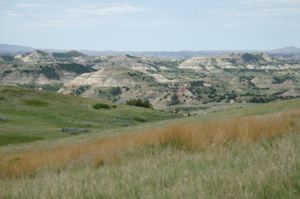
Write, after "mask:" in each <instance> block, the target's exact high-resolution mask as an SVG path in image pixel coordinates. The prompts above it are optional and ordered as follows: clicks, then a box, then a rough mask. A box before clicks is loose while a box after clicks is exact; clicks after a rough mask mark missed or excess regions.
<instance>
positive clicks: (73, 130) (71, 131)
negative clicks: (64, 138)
mask: <svg viewBox="0 0 300 199" xmlns="http://www.w3.org/2000/svg"><path fill="white" fill-rule="evenodd" d="M61 132H68V133H69V134H70V135H75V134H78V133H88V132H89V129H80V128H69V127H62V128H61Z"/></svg>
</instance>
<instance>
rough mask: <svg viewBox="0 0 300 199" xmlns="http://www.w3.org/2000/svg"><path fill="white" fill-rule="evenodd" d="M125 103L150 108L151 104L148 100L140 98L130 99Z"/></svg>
mask: <svg viewBox="0 0 300 199" xmlns="http://www.w3.org/2000/svg"><path fill="white" fill-rule="evenodd" d="M126 104H127V105H130V106H139V107H144V108H152V107H153V106H152V104H151V103H150V102H149V100H146V101H143V100H141V98H138V99H135V98H134V99H131V100H129V101H126Z"/></svg>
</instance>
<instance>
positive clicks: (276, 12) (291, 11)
mask: <svg viewBox="0 0 300 199" xmlns="http://www.w3.org/2000/svg"><path fill="white" fill-rule="evenodd" d="M210 14H213V15H221V16H283V15H287V16H288V15H300V8H279V9H260V10H252V11H248V12H244V11H237V10H235V9H230V10H225V11H224V10H219V11H211V12H210Z"/></svg>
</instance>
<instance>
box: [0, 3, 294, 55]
mask: <svg viewBox="0 0 300 199" xmlns="http://www.w3.org/2000/svg"><path fill="white" fill-rule="evenodd" d="M0 43H2V44H13V45H24V46H31V47H35V48H54V49H75V50H81V49H82V50H85V49H88V50H122V51H124V50H129V51H180V50H270V49H276V48H281V47H285V46H291V45H293V46H296V47H300V0H184V1H183V0H139V1H137V0H85V1H75V0H0Z"/></svg>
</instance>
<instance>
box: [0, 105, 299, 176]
mask: <svg viewBox="0 0 300 199" xmlns="http://www.w3.org/2000/svg"><path fill="white" fill-rule="evenodd" d="M299 114H300V110H291V111H285V112H280V113H274V114H267V115H261V116H247V117H239V118H232V119H226V120H210V121H206V122H197V123H192V124H179V125H175V126H171V127H168V128H165V129H156V130H148V131H147V130H146V131H143V132H141V133H132V134H125V135H122V136H118V137H103V138H99V139H97V140H94V141H90V142H88V143H81V144H76V145H71V146H56V147H54V148H52V149H48V150H32V151H29V152H25V153H10V154H9V153H3V152H1V151H0V177H19V176H21V175H23V174H25V175H32V174H34V173H35V172H37V171H38V170H41V169H43V168H49V167H50V168H53V169H63V168H64V167H65V166H66V165H67V164H68V163H69V162H72V161H76V162H78V163H80V162H86V161H90V163H91V164H92V165H95V166H100V165H103V164H112V163H115V162H116V161H119V160H121V159H120V158H121V155H120V154H121V151H122V149H130V148H138V147H143V146H155V145H162V146H165V145H171V146H173V147H176V148H179V149H185V150H193V149H199V148H202V149H205V148H206V147H210V146H215V147H226V146H228V145H231V144H234V143H243V144H247V143H252V142H256V141H259V140H263V139H266V138H269V137H273V136H280V135H285V134H291V133H295V132H298V130H299V127H298V117H299Z"/></svg>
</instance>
